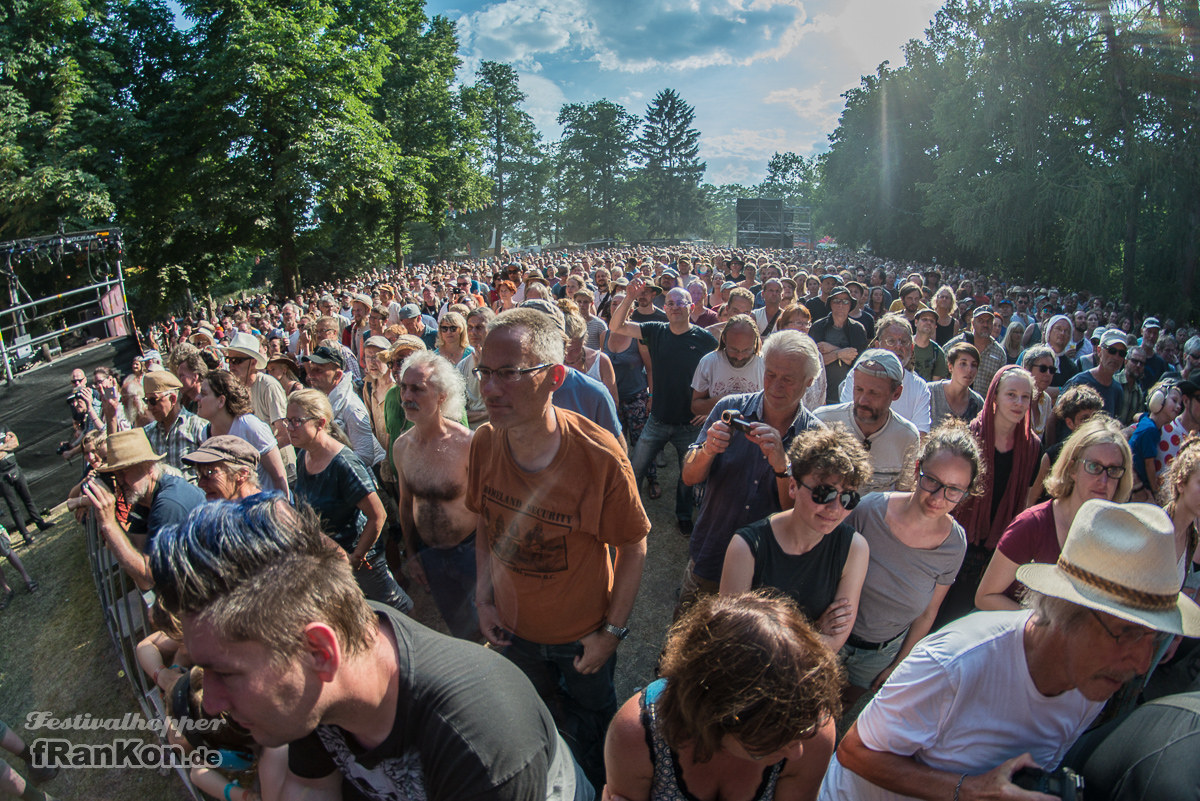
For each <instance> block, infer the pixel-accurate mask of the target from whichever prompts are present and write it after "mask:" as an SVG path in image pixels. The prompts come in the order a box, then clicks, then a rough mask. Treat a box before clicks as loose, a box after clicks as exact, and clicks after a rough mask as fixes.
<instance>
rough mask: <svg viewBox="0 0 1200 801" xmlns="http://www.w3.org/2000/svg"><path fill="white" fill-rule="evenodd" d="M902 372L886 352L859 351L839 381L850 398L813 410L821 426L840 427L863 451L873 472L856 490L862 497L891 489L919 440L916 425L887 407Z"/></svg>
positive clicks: (900, 384) (896, 392)
mask: <svg viewBox="0 0 1200 801" xmlns="http://www.w3.org/2000/svg"><path fill="white" fill-rule="evenodd" d="M904 372H905V371H904V368H903V367H901V366H900V359H899V358H897V356H896V354H894V353H892V352H891V351H890V350H884V349H882V348H870V349H868V350H865V351H863V353H862V355H861V356H859V357H858V361H856V362H855V363H854V369H853V370H851V371H850V375H849V376H847V377H846V381H845V383H846V384H849V385H851V386H853V388H854V399H853V400H851V401H849V402H848V403H838V404H834V405H832V406H822V407H821V408H819V409H817V410H816V411H815V412H813V414H814V415H816V417H817V419H818V420H820V421H821V422H822V423H825V424H826V425H833V424H834V423H841V424H842V425H844V426H845V427H846V428H847V429H848V430H849V431H850V433H851V434H853V435H854V436H855V437H856V438H857V439H858V441H859V442H861V443H862V444H863V446H864V447H865V448H866V449H867V455H868V456H869V457H870V459H871V467H872V469H873V471H874V472H873V473H872V475H871V480H870V481H869V482H868V483H867V485H866V486H864V487H859V491H860V492H862V493H863V494H864V495H866V494H867V493H868V492H883V491H887V490H894V489H896V486H897V484H898V483H899V481H900V475H901V473H903V472H904V470H905V466H906V464H907V462H908V458H909V455H910V454H911V453H912V451H914V450H915V449H916V448H917V446H918V444H919V443H920V441H921V435H920V433H919V432H918V431H917V427H916V426H914V425H913V424H912V423H911V422H909V421H908V420H906V419H904V417H902V416H901V415H900V414H898V413H897V412H896V410H895V409H893V408H892V404H893V403H895V401H897V400H898V399H899V398H900V392H901V390H902V388H903V386H904Z"/></svg>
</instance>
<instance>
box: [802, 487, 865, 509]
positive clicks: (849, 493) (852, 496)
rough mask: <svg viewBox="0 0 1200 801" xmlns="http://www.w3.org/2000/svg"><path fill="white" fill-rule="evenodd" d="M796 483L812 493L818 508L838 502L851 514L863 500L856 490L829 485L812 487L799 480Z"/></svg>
mask: <svg viewBox="0 0 1200 801" xmlns="http://www.w3.org/2000/svg"><path fill="white" fill-rule="evenodd" d="M796 483H797V484H799V485H800V486H801V487H804V488H805V489H806V490H808V491H809V492H811V493H812V499H813V503H815V504H817V505H818V506H824V505H825V504H827V503H833V502H834V500H836V501H837V502H838V503H840V504H841V505H842V508H843V509H845V510H846V511H847V512H849V511H850V510H851V509H853V508H854V507H855V506H858V502H859V500H860V499H861V498H862V496H861V495H859V494H858V493H857V492H855V491H854V490H839V489H838V488H837V487H833V486H830V485H829V484H818V485H817V486H815V487H810V486H808V485H807V484H805V483H804V482H803V481H799V480H797V481H796Z"/></svg>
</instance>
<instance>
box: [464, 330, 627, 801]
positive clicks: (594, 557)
mask: <svg viewBox="0 0 1200 801" xmlns="http://www.w3.org/2000/svg"><path fill="white" fill-rule="evenodd" d="M563 350H564V336H563V334H562V331H561V329H559V328H558V327H557V325H556V324H555V322H554V321H553V320H552V319H551V318H550V317H549V316H548V315H545V314H542V313H541V312H539V311H536V310H534V309H513V310H511V311H508V312H505V313H504V314H502V315H500V316H499V317H497V318H496V319H495V320H493V321H492V323H491V325H490V326H489V331H488V335H487V339H485V340H484V345H483V351H482V356H481V357H480V361H479V367H478V370H477V372H478V373H479V374H480V375H479V389H480V394H481V396H482V397H483V400H484V403H485V405H486V406H487V411H488V419H489V421H490V422H489V423H488V424H486V425H484V426H482V427H481V428H480V429H479V430H478V431H477V432H476V433H475V436H474V438H473V439H472V442H471V458H470V467H469V471H468V487H467V494H466V501H467V506H468V507H469V508H470V509H471V510H472V511H474V512H477V513H478V514H479V528H478V531H477V535H476V540H475V543H476V557H477V563H478V577H477V582H476V594H475V597H476V605H477V606H478V608H479V627H480V629H481V630H482V632H483V634H484V636H485V637H486V638H487V640H488V642H490V643H491V644H492V645H494V646H497V647H500V648H503V653H504V655H505V656H507V657H508V658H509V659H511V660H512V661H513V662H515V663H516V664H517V665H518V666H520V667H521V669H522V670H523V671H524V672H525V674H526V675H528V676H529V678H530V680H531V681H532V682H533V684H534V686H535V687H536V688H537V689H538V692H539V693H540V694H541V695H542V697H543V698H544V699H545V701H546V704H547V706H549V707H550V709H551V711H552V712H554V714H555V721H556V723H557V724H558V727H559V730H560V731H561V732H562V734H563V737H564V738H565V739H566V741H567V742H568V743H569V744H570V746H571V750H572V752H573V753H574V754H575V758H576V759H577V760H578V761H579V763H580V766H581V767H582V768H583V770H584V772H585V773H586V774H587V777H588V779H589V780H590V781H591V782H592V783H593V784H594V785H595V786H596V787H597V788H599V787H602V786H603V783H604V760H603V750H604V734H605V731H606V729H607V727H608V723H609V721H610V720H611V719H612V716H613V714H614V713H615V712H616V709H617V699H616V691H615V688H614V686H613V675H614V672H615V669H616V649H617V645H618V643H619V642H620V641H621V640H622V639H624V638H625V636H626V635H627V634H628V629H627V628H625V624H626V622H627V621H628V619H629V614H630V612H631V611H632V609H633V601H634V598H635V597H636V596H637V590H638V585H639V584H640V583H641V578H642V567H643V565H644V564H645V560H646V541H645V538H646V534H647V533H648V532H649V531H650V520H649V518H647V517H646V512H645V510H644V509H643V508H642V504H641V500H640V498H639V497H638V492H637V482H635V481H634V478H633V470H632V468H631V467H630V464H629V459H628V458H627V457H626V456H625V454H624V451H623V449H622V448H621V446H620V445H619V444H618V443H617V440H616V439H615V438H614V437H613V436H612V434H611V433H609V432H608V431H606V430H605V429H603V428H601V427H600V426H598V425H596V424H595V423H593V422H591V421H590V420H588V419H586V418H584V417H583V416H581V415H578V414H575V413H574V412H570V411H566V410H564V409H558V408H555V407H554V406H552V405H551V403H550V401H551V397H552V395H553V393H554V390H555V389H557V388H558V387H559V386H560V385H561V384H562V381H563V378H564V376H565V373H566V369H567V368H566V367H564V366H563V364H562V361H563ZM609 546H612V547H613V548H614V549H615V552H616V556H615V559H610V557H609Z"/></svg>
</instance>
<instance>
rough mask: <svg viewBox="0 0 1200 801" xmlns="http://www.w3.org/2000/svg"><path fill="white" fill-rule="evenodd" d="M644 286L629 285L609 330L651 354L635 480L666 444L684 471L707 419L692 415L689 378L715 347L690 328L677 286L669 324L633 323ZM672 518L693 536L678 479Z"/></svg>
mask: <svg viewBox="0 0 1200 801" xmlns="http://www.w3.org/2000/svg"><path fill="white" fill-rule="evenodd" d="M644 283H645V282H644V281H643V280H642V278H641V277H638V278H634V279H633V280H632V281H630V282H629V294H628V295H626V296H625V300H623V301H621V305H620V306H618V307H617V308H616V309H615V310H614V311H613V318H612V325H611V326H610V330H611V331H613V332H614V333H617V334H624V335H625V336H628V337H633V338H634V339H637V340H640V341H642V342H644V343H646V348H647V349H648V350H649V351H650V419H649V420H647V421H646V427H645V428H643V429H642V434H641V437H639V438H638V443H637V447H635V448H634V450H633V455H632V456H631V457H630V462H632V464H633V475H634V476H635V477H636V478H637V480H638V481H641V478H642V475H643V474H644V473H645V472H646V468H648V467H649V466H650V462H651V461H653V460H654V458H655V457H656V456H658V452H659V451H661V450H662V449H663V448H664V447H666V444H667V443H668V442H670V443H671V444H672V445H673V446H675V453H676V455H677V456H678V458H679V467H680V470H681V471H682V469H683V457H684V455H685V454H686V453H687V450H688V448H689V447H690V446H691V444H692V443H693V442H695V441H696V437H697V436H698V435H699V433H700V424H701V423H703V422H704V418H705V415H693V414H692V388H691V387H692V376H693V375H694V374H695V372H696V366H697V365H698V364H699V363H700V359H701V358H702V357H703V356H704V354H706V353H710V352H712V351H714V350H716V349H717V340H716V338H715V337H713V335H712V334H710V333H708V332H707V331H705V330H704V329H703V328H701V327H700V326H698V325H693V324H692V322H691V313H692V296H691V295H689V294H688V292H687V290H685V289H679V288H678V287H676V288H675V289H672V290H671V291H670V292H669V293H668V294H667V300H666V302H665V303H664V304H663V310H664V311H665V312H666V314H667V319H668V321H669V322H666V323H658V322H646V323H637V322H633V321H632V320H631V319H630V306H632V305H633V298H634V297H635V296H636V295H639V294H641V292H642V289H643V286H644ZM675 519H676V521H677V522H678V524H679V530H680V532H681V533H683V534H685V535H691V533H692V490H691V487H689V486H687V485H686V484H684V483H683V479H682V478H680V479H679V482H678V484H677V486H676V488H675Z"/></svg>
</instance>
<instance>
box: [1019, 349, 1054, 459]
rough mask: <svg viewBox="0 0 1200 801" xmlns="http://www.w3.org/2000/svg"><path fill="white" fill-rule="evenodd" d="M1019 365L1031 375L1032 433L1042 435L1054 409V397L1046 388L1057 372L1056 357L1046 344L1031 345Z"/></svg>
mask: <svg viewBox="0 0 1200 801" xmlns="http://www.w3.org/2000/svg"><path fill="white" fill-rule="evenodd" d="M1021 366H1022V367H1023V368H1025V369H1026V370H1028V371H1029V373H1030V375H1032V376H1033V417H1032V422H1033V433H1035V434H1037V435H1038V436H1039V437H1044V436H1045V434H1046V423H1047V422H1049V421H1050V420H1051V419H1052V418H1051V412H1053V411H1054V398H1053V397H1052V396H1051V394H1050V393H1049V392H1047V391H1046V390H1048V389H1049V388H1050V382H1051V381H1053V380H1054V376H1055V375H1056V374H1057V373H1058V358H1057V357H1056V356H1055V355H1054V351H1053V350H1051V348H1050V347H1049V346H1048V345H1032V346H1030V347H1029V348H1027V349H1026V351H1025V355H1024V356H1022V357H1021Z"/></svg>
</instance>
